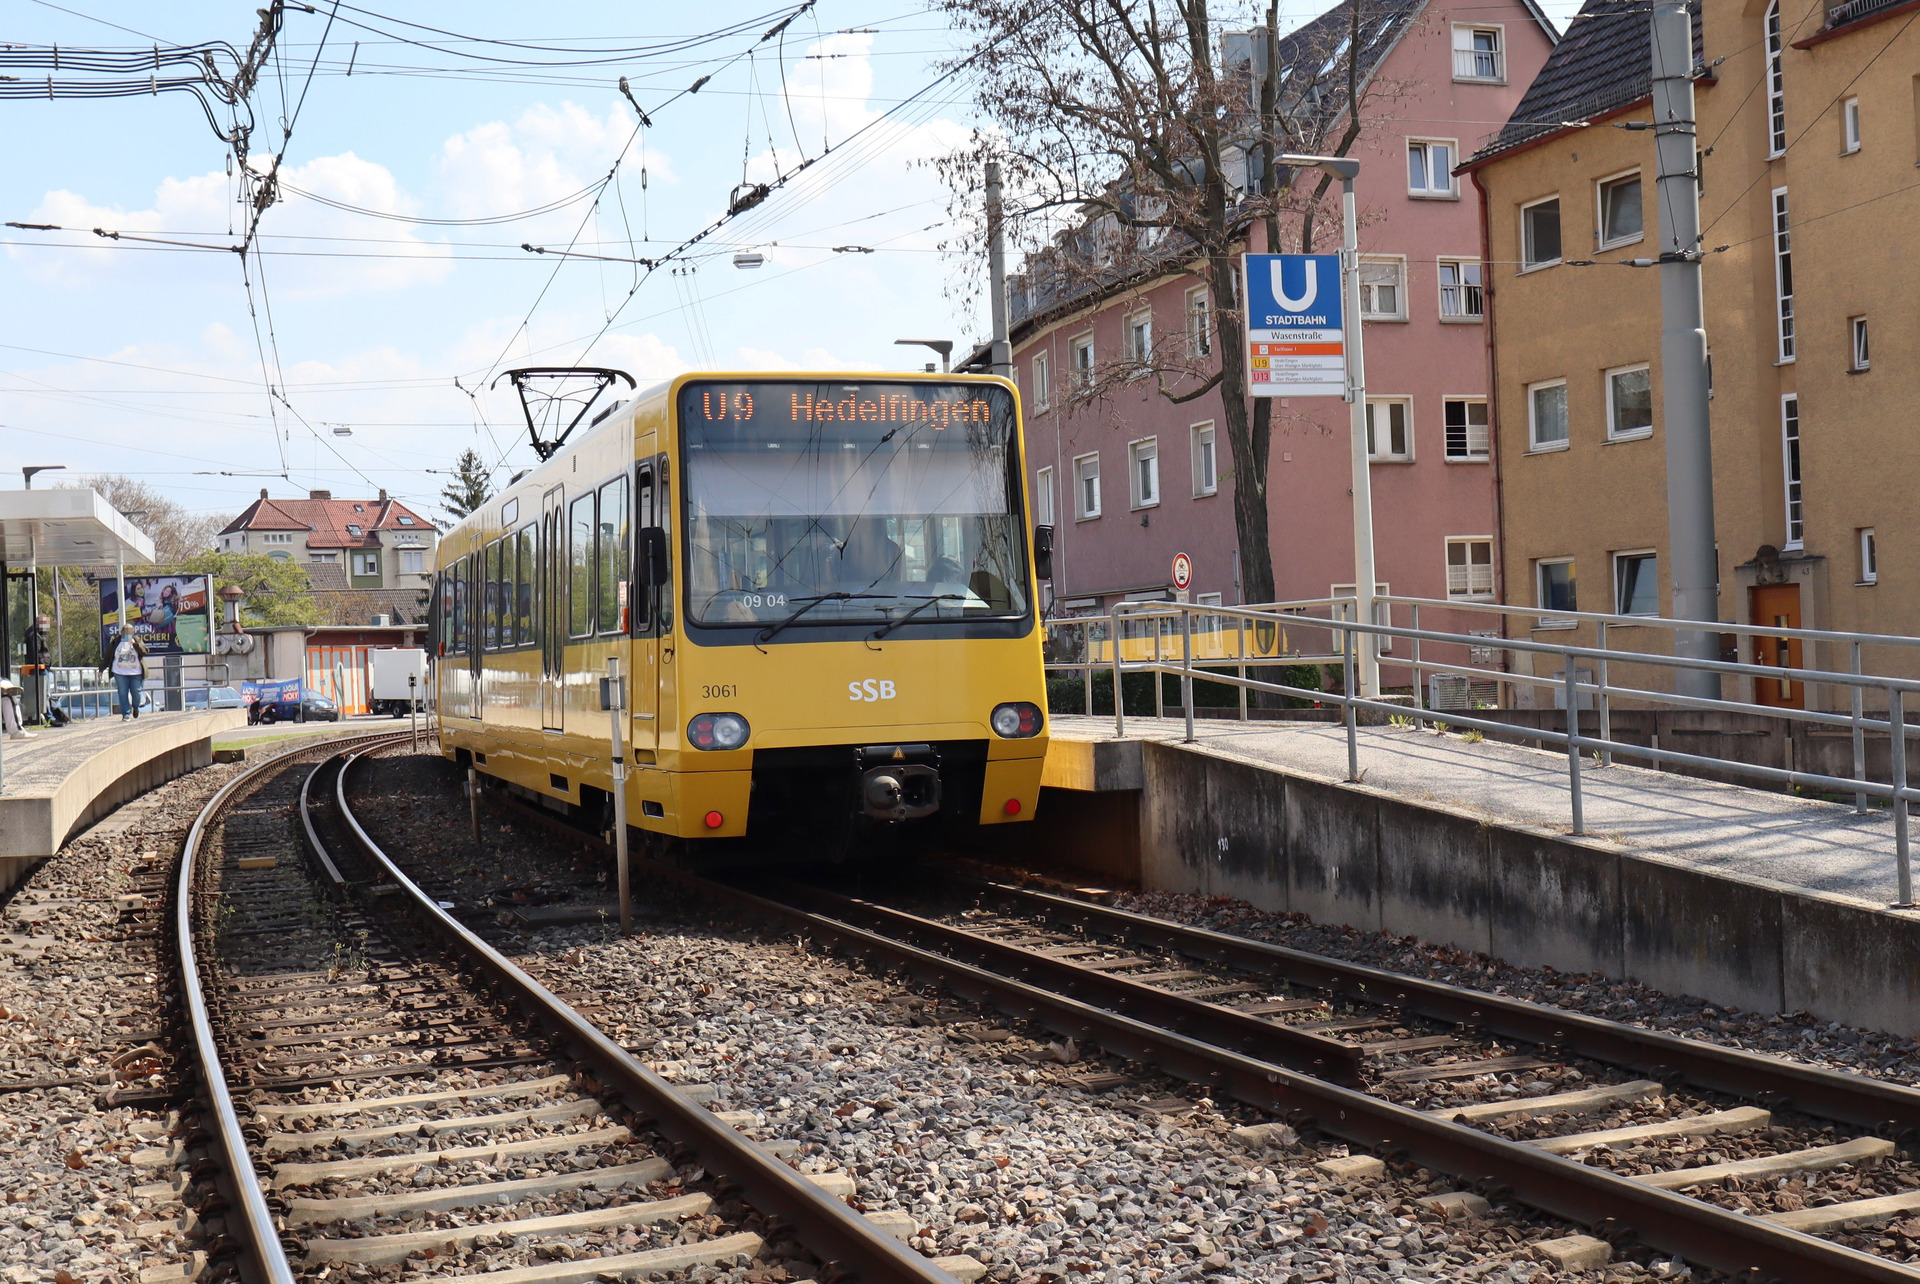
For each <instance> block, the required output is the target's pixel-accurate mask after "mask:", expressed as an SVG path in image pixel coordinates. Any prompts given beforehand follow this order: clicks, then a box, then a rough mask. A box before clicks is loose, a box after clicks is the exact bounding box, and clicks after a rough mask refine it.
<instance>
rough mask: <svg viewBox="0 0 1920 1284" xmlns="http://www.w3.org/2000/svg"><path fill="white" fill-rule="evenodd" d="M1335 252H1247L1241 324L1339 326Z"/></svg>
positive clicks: (1258, 326)
mask: <svg viewBox="0 0 1920 1284" xmlns="http://www.w3.org/2000/svg"><path fill="white" fill-rule="evenodd" d="M1340 301H1341V300H1340V256H1339V255H1338V254H1249V255H1247V328H1248V329H1250V330H1291V329H1301V330H1340V329H1344V328H1345V327H1344V326H1343V325H1342V324H1341V315H1342V313H1341V308H1340Z"/></svg>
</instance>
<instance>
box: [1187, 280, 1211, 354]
mask: <svg viewBox="0 0 1920 1284" xmlns="http://www.w3.org/2000/svg"><path fill="white" fill-rule="evenodd" d="M1187 347H1188V349H1189V350H1190V351H1191V352H1192V353H1193V355H1194V356H1196V357H1210V356H1212V355H1213V305H1212V304H1211V302H1209V300H1208V298H1207V292H1206V291H1205V290H1204V289H1201V290H1188V291H1187Z"/></svg>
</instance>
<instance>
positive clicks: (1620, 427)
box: [1607, 365, 1653, 441]
mask: <svg viewBox="0 0 1920 1284" xmlns="http://www.w3.org/2000/svg"><path fill="white" fill-rule="evenodd" d="M1652 432H1653V370H1652V369H1651V368H1650V367H1648V366H1646V365H1637V366H1624V367H1622V368H1621V369H1618V370H1609V371H1607V440H1608V441H1624V440H1627V439H1629V438H1633V437H1646V436H1650V435H1651V434H1652Z"/></svg>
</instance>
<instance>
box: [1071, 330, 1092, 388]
mask: <svg viewBox="0 0 1920 1284" xmlns="http://www.w3.org/2000/svg"><path fill="white" fill-rule="evenodd" d="M1073 386H1074V387H1075V388H1076V389H1078V390H1080V391H1083V392H1084V391H1085V390H1086V389H1088V388H1091V387H1092V386H1093V336H1092V335H1090V334H1083V335H1081V336H1080V337H1079V338H1078V339H1075V340H1074V341H1073Z"/></svg>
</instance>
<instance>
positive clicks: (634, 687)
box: [627, 439, 660, 761]
mask: <svg viewBox="0 0 1920 1284" xmlns="http://www.w3.org/2000/svg"><path fill="white" fill-rule="evenodd" d="M650 449H651V447H650V446H649V445H648V444H647V442H646V440H645V439H643V440H642V443H641V448H640V453H641V455H642V456H643V457H644V456H645V455H646V454H647V453H648V452H649V450H650ZM653 475H654V465H653V464H652V463H651V462H647V461H643V462H642V463H641V464H640V465H639V467H637V468H636V469H634V476H633V481H634V491H633V529H632V531H631V532H630V533H629V534H628V537H627V547H628V550H629V551H628V555H627V566H628V571H627V575H628V577H629V579H628V582H627V619H628V628H627V633H628V635H629V636H630V637H631V638H632V639H633V649H632V655H633V675H632V679H631V680H630V681H629V682H628V684H627V687H628V695H627V700H628V704H629V706H630V708H631V710H632V716H631V718H630V719H629V725H630V727H631V728H632V735H633V747H634V750H635V759H636V761H638V760H639V755H638V751H640V750H647V751H648V752H649V753H651V752H652V751H653V750H655V749H657V748H658V746H659V743H660V731H659V709H660V625H659V621H658V620H657V619H656V618H655V607H656V603H655V602H654V601H653V594H651V593H649V592H648V591H647V588H646V586H645V584H644V580H645V575H644V573H643V571H642V570H641V567H640V558H641V556H642V555H643V547H644V541H643V539H642V536H641V534H640V532H641V531H644V530H646V529H647V527H649V526H654V525H657V524H658V523H659V518H658V516H657V514H656V510H655V505H656V503H657V502H658V500H657V496H658V494H659V492H658V491H657V490H656V489H655V488H654V484H653Z"/></svg>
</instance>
